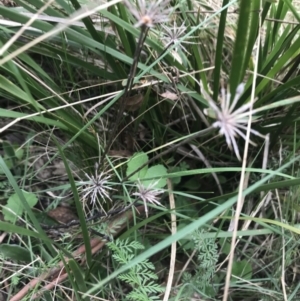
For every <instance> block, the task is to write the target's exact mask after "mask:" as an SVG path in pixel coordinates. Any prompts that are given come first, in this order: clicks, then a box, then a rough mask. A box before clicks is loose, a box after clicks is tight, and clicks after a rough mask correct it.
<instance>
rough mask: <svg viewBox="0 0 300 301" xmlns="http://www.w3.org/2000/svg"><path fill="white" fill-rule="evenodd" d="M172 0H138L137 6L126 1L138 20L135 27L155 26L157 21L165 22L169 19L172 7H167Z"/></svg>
mask: <svg viewBox="0 0 300 301" xmlns="http://www.w3.org/2000/svg"><path fill="white" fill-rule="evenodd" d="M169 2H170V0H159V1H149V0H148V1H146V0H138V1H137V5H136V7H135V6H133V5H132V4H131V3H130V1H129V0H125V1H124V3H125V5H126V6H127V7H128V9H129V10H130V12H131V13H132V15H133V16H134V17H135V18H136V19H137V20H138V22H137V23H136V24H135V27H142V26H145V27H149V28H150V27H153V26H154V24H156V23H163V22H168V21H169V14H170V12H171V8H166V6H167V5H168V4H169Z"/></svg>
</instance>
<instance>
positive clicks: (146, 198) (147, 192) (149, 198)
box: [132, 180, 163, 217]
mask: <svg viewBox="0 0 300 301" xmlns="http://www.w3.org/2000/svg"><path fill="white" fill-rule="evenodd" d="M156 184H157V182H154V183H152V184H151V185H149V186H148V187H145V186H144V185H143V183H141V182H140V180H138V182H137V186H136V187H137V191H136V192H134V193H133V194H132V195H133V196H135V197H137V198H138V199H141V200H142V201H143V202H144V206H145V213H146V216H147V217H148V207H147V202H149V203H151V204H156V205H159V206H162V205H161V203H160V202H159V201H158V196H159V195H161V194H162V193H163V191H162V190H161V189H155V188H154V187H155V186H156Z"/></svg>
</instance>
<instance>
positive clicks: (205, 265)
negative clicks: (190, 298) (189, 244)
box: [183, 230, 219, 297]
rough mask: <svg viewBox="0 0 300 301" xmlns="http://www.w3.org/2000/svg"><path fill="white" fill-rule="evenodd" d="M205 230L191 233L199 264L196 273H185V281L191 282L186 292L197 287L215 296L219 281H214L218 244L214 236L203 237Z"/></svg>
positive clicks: (191, 291) (190, 292)
mask: <svg viewBox="0 0 300 301" xmlns="http://www.w3.org/2000/svg"><path fill="white" fill-rule="evenodd" d="M204 233H205V232H204V231H203V230H202V231H200V230H196V231H195V232H193V233H192V234H191V238H192V240H193V242H194V249H195V250H196V251H197V253H196V254H197V266H196V273H195V275H193V276H192V275H191V274H189V273H185V275H184V278H183V279H184V282H185V283H189V284H190V285H191V286H188V287H187V288H188V291H187V292H186V293H189V294H192V293H193V289H191V288H193V287H194V288H197V290H200V291H202V292H204V293H205V294H206V295H209V296H211V297H213V296H214V295H215V293H216V290H217V286H216V285H217V283H216V282H215V281H214V277H215V273H216V265H217V262H218V259H219V253H218V245H217V244H216V241H215V239H214V238H203V237H204Z"/></svg>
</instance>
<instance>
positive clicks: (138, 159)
mask: <svg viewBox="0 0 300 301" xmlns="http://www.w3.org/2000/svg"><path fill="white" fill-rule="evenodd" d="M147 162H148V156H147V154H145V153H135V154H134V155H133V156H132V158H131V159H130V160H129V162H128V163H127V170H126V175H127V176H129V175H130V174H132V173H133V172H134V171H136V170H137V169H138V168H140V167H141V166H142V165H144V164H146V163H147ZM147 169H148V166H145V167H143V168H142V169H141V170H140V171H139V172H137V173H135V174H134V175H132V176H131V177H130V178H129V180H131V181H136V180H137V179H141V178H144V177H145V174H146V172H147Z"/></svg>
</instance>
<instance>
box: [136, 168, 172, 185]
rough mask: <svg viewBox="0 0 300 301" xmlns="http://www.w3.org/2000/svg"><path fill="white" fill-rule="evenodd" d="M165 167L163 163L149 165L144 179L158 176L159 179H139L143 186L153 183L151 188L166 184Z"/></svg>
mask: <svg viewBox="0 0 300 301" xmlns="http://www.w3.org/2000/svg"><path fill="white" fill-rule="evenodd" d="M166 176H167V169H166V168H165V167H164V166H163V165H154V166H152V167H150V168H149V169H148V170H147V172H146V174H145V176H144V179H150V178H154V177H160V178H159V179H152V180H141V183H143V185H144V186H145V187H149V186H150V185H154V183H155V185H154V186H151V187H152V188H154V189H155V188H163V187H165V186H166V185H167V177H166Z"/></svg>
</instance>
